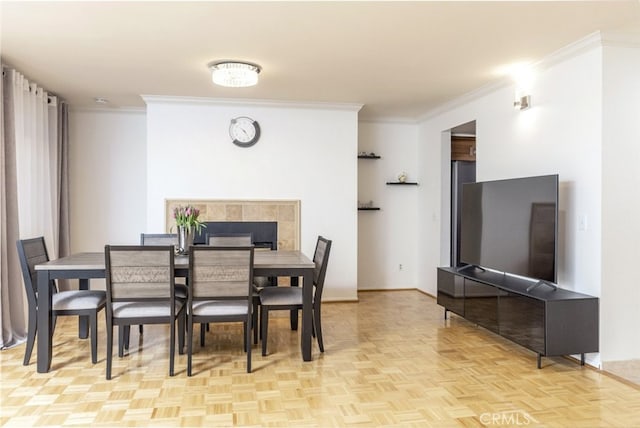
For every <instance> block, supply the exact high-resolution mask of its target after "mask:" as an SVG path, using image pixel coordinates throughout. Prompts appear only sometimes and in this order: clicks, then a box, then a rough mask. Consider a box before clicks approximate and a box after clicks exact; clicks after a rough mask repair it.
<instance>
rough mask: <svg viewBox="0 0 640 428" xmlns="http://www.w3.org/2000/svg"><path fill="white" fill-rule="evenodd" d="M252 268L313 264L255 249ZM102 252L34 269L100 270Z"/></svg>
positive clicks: (180, 263) (183, 260) (182, 258)
mask: <svg viewBox="0 0 640 428" xmlns="http://www.w3.org/2000/svg"><path fill="white" fill-rule="evenodd" d="M188 266H189V256H186V255H176V258H175V267H176V268H177V269H178V268H187V267H188ZM253 266H254V268H263V269H264V268H276V267H277V268H285V269H286V268H295V269H300V268H302V269H304V268H313V267H315V264H314V263H313V261H311V260H310V259H309V258H308V257H307V256H305V255H304V254H303V253H302V252H301V251H282V250H277V251H256V252H254V256H253ZM104 268H105V265H104V253H99V252H95V253H76V254H72V255H70V256H66V257H61V258H59V259H55V260H51V261H48V262H45V263H40V264H37V265H36V266H35V269H36V270H68V269H74V270H101V269H104Z"/></svg>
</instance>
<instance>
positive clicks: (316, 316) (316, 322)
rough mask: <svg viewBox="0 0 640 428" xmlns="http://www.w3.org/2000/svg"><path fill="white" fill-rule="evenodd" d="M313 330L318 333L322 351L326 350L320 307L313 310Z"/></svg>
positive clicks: (319, 345)
mask: <svg viewBox="0 0 640 428" xmlns="http://www.w3.org/2000/svg"><path fill="white" fill-rule="evenodd" d="M313 331H315V333H316V337H317V339H318V347H319V348H320V352H324V343H323V341H322V321H321V317H320V308H314V310H313Z"/></svg>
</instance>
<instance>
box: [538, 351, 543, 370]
mask: <svg viewBox="0 0 640 428" xmlns="http://www.w3.org/2000/svg"><path fill="white" fill-rule="evenodd" d="M538 368H539V369H541V368H542V354H538Z"/></svg>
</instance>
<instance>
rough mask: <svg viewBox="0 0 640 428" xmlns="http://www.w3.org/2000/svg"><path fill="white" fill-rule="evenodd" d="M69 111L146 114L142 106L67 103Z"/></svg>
mask: <svg viewBox="0 0 640 428" xmlns="http://www.w3.org/2000/svg"><path fill="white" fill-rule="evenodd" d="M69 111H71V112H74V113H84V112H88V113H91V112H93V113H132V114H146V113H147V109H146V108H144V107H96V106H72V105H69Z"/></svg>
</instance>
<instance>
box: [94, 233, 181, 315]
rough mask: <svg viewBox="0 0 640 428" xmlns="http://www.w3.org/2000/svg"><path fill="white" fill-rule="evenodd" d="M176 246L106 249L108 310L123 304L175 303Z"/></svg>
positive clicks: (126, 246) (130, 246)
mask: <svg viewBox="0 0 640 428" xmlns="http://www.w3.org/2000/svg"><path fill="white" fill-rule="evenodd" d="M174 248H175V247H174V246H173V245H159V246H142V245H140V246H137V245H125V246H111V245H106V246H105V248H104V256H105V277H106V280H107V281H106V283H107V303H109V305H108V306H110V304H111V303H112V302H114V301H119V300H120V301H121V300H151V301H153V300H166V299H169V298H170V299H171V300H174V298H175V296H174V289H175V268H174V254H175V253H174V251H175V250H174Z"/></svg>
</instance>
